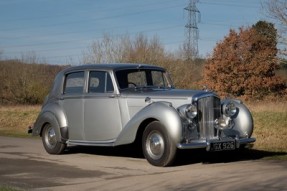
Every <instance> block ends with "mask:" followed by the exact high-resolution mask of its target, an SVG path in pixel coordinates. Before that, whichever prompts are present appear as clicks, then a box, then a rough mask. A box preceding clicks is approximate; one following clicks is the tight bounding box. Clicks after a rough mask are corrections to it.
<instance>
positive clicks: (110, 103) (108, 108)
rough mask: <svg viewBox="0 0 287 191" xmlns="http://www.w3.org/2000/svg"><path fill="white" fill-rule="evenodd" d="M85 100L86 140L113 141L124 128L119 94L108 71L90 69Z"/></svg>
mask: <svg viewBox="0 0 287 191" xmlns="http://www.w3.org/2000/svg"><path fill="white" fill-rule="evenodd" d="M87 87H88V88H87V94H86V95H85V102H84V113H85V115H84V133H85V140H87V141H95V142H103V143H104V142H113V141H114V140H115V139H116V138H117V136H118V135H119V133H120V132H121V130H122V123H121V114H120V109H119V103H118V102H119V100H118V96H116V94H115V91H114V90H115V88H114V86H113V83H112V79H111V75H110V73H109V72H107V71H90V72H89V77H88V86H87Z"/></svg>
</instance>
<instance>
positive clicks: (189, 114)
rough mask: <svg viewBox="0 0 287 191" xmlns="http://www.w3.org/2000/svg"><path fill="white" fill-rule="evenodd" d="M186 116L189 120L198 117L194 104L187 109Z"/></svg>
mask: <svg viewBox="0 0 287 191" xmlns="http://www.w3.org/2000/svg"><path fill="white" fill-rule="evenodd" d="M185 115H186V117H187V118H189V119H193V118H195V117H196V116H197V107H196V106H195V105H193V104H190V105H188V106H187V107H186V108H185Z"/></svg>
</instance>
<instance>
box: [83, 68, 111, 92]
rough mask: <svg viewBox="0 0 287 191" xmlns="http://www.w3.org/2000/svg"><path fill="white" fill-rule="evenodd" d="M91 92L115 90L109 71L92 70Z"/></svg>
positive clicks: (90, 78) (90, 79)
mask: <svg viewBox="0 0 287 191" xmlns="http://www.w3.org/2000/svg"><path fill="white" fill-rule="evenodd" d="M88 91H89V93H107V92H114V87H113V83H112V79H111V76H110V74H109V73H108V72H103V71H91V72H90V77H89V90H88Z"/></svg>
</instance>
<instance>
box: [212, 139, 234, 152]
mask: <svg viewBox="0 0 287 191" xmlns="http://www.w3.org/2000/svg"><path fill="white" fill-rule="evenodd" d="M210 150H211V151H228V150H235V141H224V142H212V143H211V144H210Z"/></svg>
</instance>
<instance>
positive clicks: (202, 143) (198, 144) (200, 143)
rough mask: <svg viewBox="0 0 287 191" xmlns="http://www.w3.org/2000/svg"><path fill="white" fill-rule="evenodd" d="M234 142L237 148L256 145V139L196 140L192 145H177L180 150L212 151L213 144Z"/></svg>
mask: <svg viewBox="0 0 287 191" xmlns="http://www.w3.org/2000/svg"><path fill="white" fill-rule="evenodd" d="M230 140H234V141H235V145H236V148H239V147H240V145H245V144H248V143H254V142H255V141H256V139H255V138H252V137H251V138H241V139H239V138H235V139H227V140H218V139H216V140H195V141H192V142H191V143H179V144H177V148H178V149H200V148H206V150H207V151H210V144H211V143H212V142H218V141H222V142H224V141H230Z"/></svg>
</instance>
